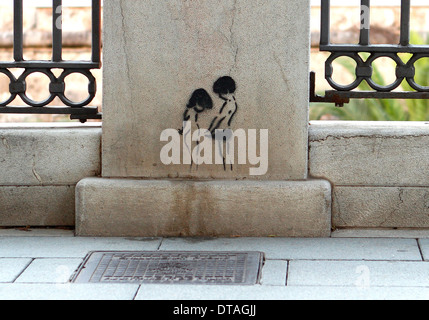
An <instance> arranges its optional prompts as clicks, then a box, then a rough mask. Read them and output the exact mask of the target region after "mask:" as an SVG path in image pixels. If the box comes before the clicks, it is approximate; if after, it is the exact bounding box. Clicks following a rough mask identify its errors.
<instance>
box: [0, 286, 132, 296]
mask: <svg viewBox="0 0 429 320" xmlns="http://www.w3.org/2000/svg"><path fill="white" fill-rule="evenodd" d="M138 287H139V286H138V285H134V284H133V285H130V284H127V285H124V284H119V285H117V284H70V283H67V284H23V283H13V284H0V300H132V299H133V298H134V296H135V294H136V292H137V290H138Z"/></svg>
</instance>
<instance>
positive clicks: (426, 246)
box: [418, 239, 429, 261]
mask: <svg viewBox="0 0 429 320" xmlns="http://www.w3.org/2000/svg"><path fill="white" fill-rule="evenodd" d="M418 241H419V245H420V249H421V252H422V255H423V259H424V260H425V261H429V239H419V240H418Z"/></svg>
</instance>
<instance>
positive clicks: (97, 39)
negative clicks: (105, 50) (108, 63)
mask: <svg viewBox="0 0 429 320" xmlns="http://www.w3.org/2000/svg"><path fill="white" fill-rule="evenodd" d="M100 52H101V3H100V0H92V62H98V63H99V62H100V61H101V58H100Z"/></svg>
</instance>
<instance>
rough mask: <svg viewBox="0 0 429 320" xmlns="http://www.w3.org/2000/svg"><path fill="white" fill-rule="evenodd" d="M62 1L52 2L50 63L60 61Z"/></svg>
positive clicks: (61, 47) (61, 49) (54, 0)
mask: <svg viewBox="0 0 429 320" xmlns="http://www.w3.org/2000/svg"><path fill="white" fill-rule="evenodd" d="M62 14H63V8H62V0H53V1H52V61H55V62H59V61H61V60H62V51H63V30H62V24H63V23H62V19H63V18H62Z"/></svg>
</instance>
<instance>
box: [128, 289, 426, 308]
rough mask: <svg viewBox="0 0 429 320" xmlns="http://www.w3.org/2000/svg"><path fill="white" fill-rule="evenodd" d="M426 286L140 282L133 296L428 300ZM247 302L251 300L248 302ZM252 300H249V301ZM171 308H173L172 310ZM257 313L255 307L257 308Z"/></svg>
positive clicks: (154, 297)
mask: <svg viewBox="0 0 429 320" xmlns="http://www.w3.org/2000/svg"><path fill="white" fill-rule="evenodd" d="M428 299H429V288H366V289H362V288H355V287H317V286H316V287H280V286H261V285H258V286H251V287H236V286H234V287H232V286H204V287H203V288H201V286H161V285H142V286H141V287H140V289H139V291H138V293H137V295H136V298H135V300H219V301H225V303H224V304H233V301H234V300H428ZM249 303H250V302H249ZM250 304H251V303H250ZM172 312H173V310H172ZM256 313H258V310H257V309H256Z"/></svg>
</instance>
